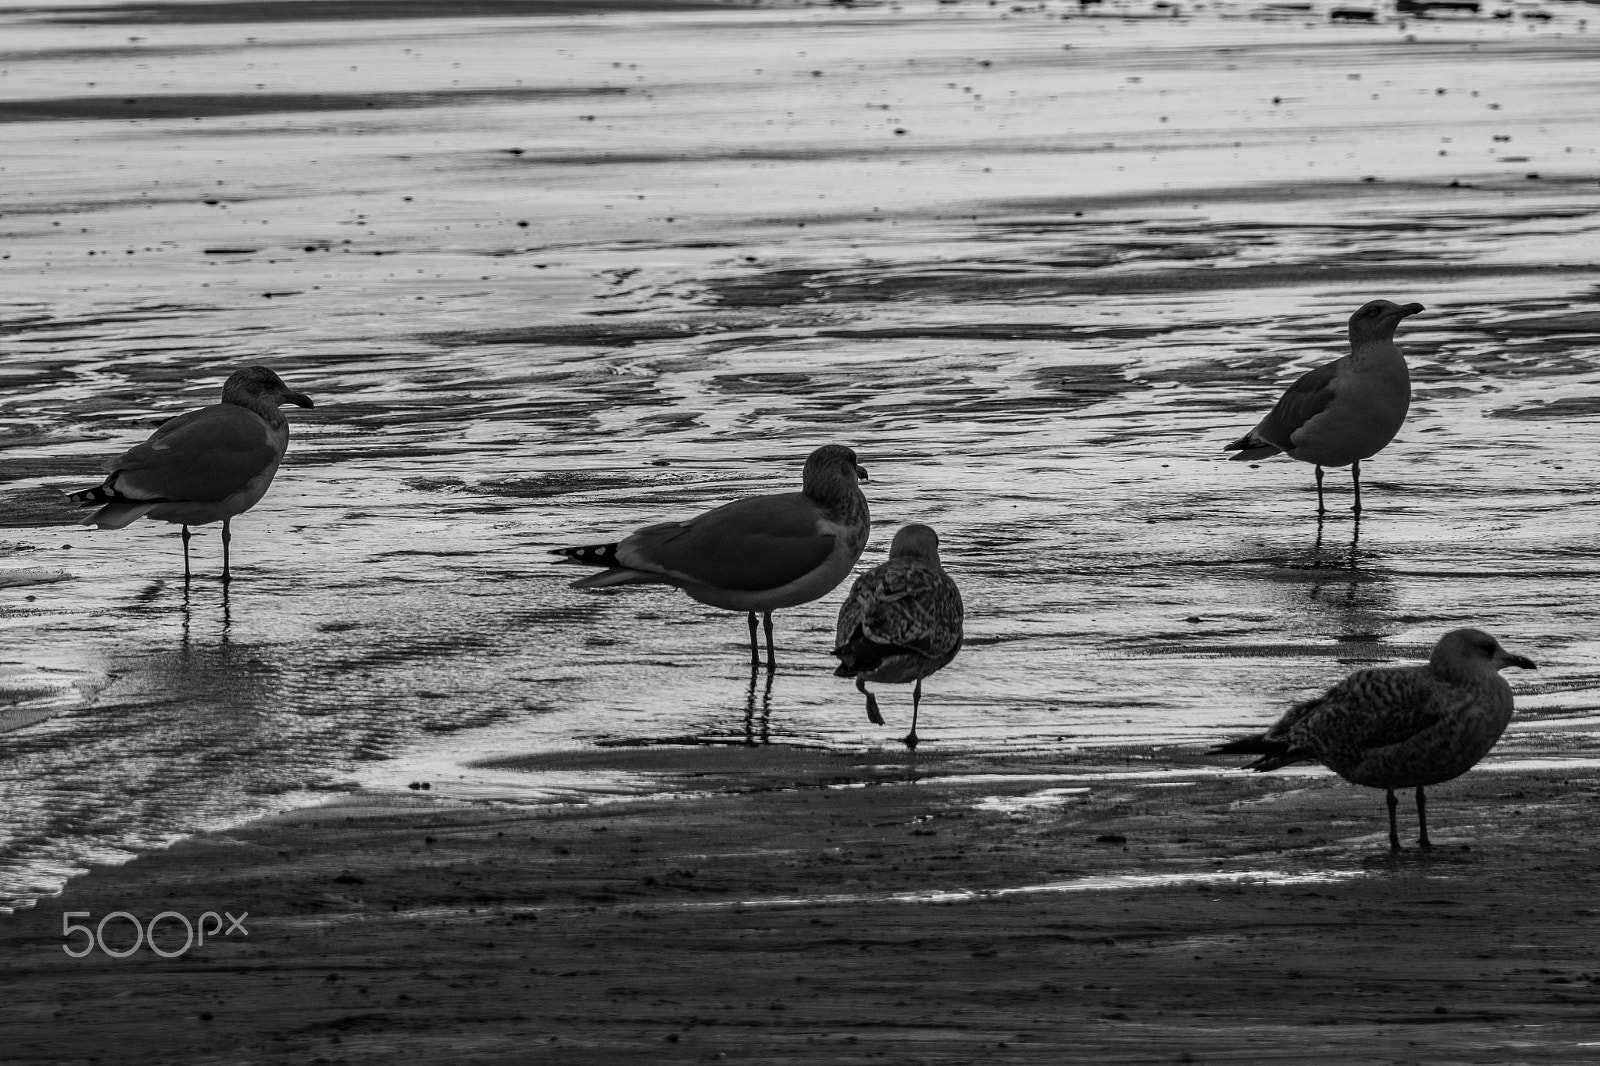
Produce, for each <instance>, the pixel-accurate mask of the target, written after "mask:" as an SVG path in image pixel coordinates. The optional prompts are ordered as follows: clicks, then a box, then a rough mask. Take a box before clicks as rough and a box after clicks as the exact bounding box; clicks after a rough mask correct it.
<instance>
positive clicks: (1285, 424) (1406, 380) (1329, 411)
mask: <svg viewBox="0 0 1600 1066" xmlns="http://www.w3.org/2000/svg"><path fill="white" fill-rule="evenodd" d="M1424 310H1426V308H1424V307H1423V306H1422V305H1421V304H1395V303H1390V302H1389V301H1388V300H1372V301H1370V302H1369V303H1366V304H1363V305H1362V307H1361V309H1360V310H1358V311H1357V312H1356V313H1355V314H1353V315H1351V316H1350V354H1349V355H1346V356H1344V357H1342V358H1339V359H1335V360H1334V361H1333V362H1331V363H1324V364H1323V365H1322V366H1319V367H1317V368H1316V369H1315V370H1312V371H1309V372H1308V373H1306V374H1304V375H1302V376H1301V377H1300V379H1299V380H1298V381H1296V382H1295V383H1294V384H1293V385H1290V386H1289V390H1288V391H1287V392H1285V393H1284V394H1283V395H1282V396H1281V397H1279V398H1278V402H1277V404H1276V405H1275V406H1274V407H1273V408H1272V410H1271V411H1270V412H1269V413H1268V414H1267V417H1265V418H1263V419H1262V420H1261V422H1260V424H1259V425H1257V426H1256V428H1255V429H1252V430H1251V431H1250V432H1249V433H1246V434H1245V435H1244V436H1242V437H1240V438H1239V439H1238V440H1236V441H1234V442H1233V443H1232V444H1230V445H1228V450H1229V451H1233V452H1236V453H1237V454H1235V455H1232V456H1230V457H1229V458H1232V459H1264V458H1266V457H1267V456H1269V455H1277V454H1278V453H1279V452H1282V453H1284V454H1285V455H1287V456H1289V458H1291V459H1299V460H1300V461H1301V462H1303V463H1311V464H1313V465H1314V466H1315V467H1316V468H1317V514H1319V515H1320V514H1323V513H1325V512H1326V510H1327V508H1326V507H1324V506H1323V502H1322V468H1323V467H1325V466H1348V467H1349V468H1350V481H1351V483H1352V484H1353V485H1354V486H1355V497H1356V499H1355V513H1356V515H1357V516H1359V515H1360V514H1361V460H1363V459H1370V458H1372V457H1373V456H1374V455H1377V454H1378V453H1379V452H1380V451H1382V450H1383V449H1384V447H1385V446H1386V445H1387V444H1388V443H1389V442H1390V441H1392V440H1394V436H1395V434H1396V433H1399V432H1400V426H1401V424H1402V423H1404V422H1405V420H1406V408H1407V407H1409V406H1410V405H1411V378H1410V375H1409V374H1408V373H1407V372H1406V360H1405V357H1404V356H1403V355H1401V354H1400V349H1399V348H1397V347H1395V343H1394V330H1395V327H1396V326H1398V325H1399V324H1400V320H1401V319H1402V318H1405V317H1406V316H1408V315H1414V314H1417V313H1419V312H1421V311H1424Z"/></svg>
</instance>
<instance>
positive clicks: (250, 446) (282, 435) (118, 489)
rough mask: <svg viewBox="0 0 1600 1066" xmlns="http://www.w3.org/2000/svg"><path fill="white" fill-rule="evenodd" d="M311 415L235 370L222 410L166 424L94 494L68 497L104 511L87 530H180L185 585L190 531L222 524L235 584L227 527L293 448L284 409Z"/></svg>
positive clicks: (270, 376) (247, 371)
mask: <svg viewBox="0 0 1600 1066" xmlns="http://www.w3.org/2000/svg"><path fill="white" fill-rule="evenodd" d="M285 403H292V404H294V405H295V406H297V407H310V406H311V400H310V398H309V397H307V396H306V395H305V394H304V393H301V392H294V391H292V390H291V389H290V388H289V386H287V385H285V384H284V383H283V379H282V378H280V377H278V375H277V374H275V373H273V372H272V371H271V370H268V369H267V368H266V367H264V366H247V367H245V368H244V369H242V370H236V371H234V372H233V374H232V375H230V376H229V378H228V380H227V382H226V383H224V384H223V386H222V402H221V403H218V404H212V405H211V406H210V407H202V408H200V409H199V410H198V411H190V412H188V413H187V414H181V415H179V416H178V417H176V418H173V419H169V420H168V421H166V422H164V423H162V425H161V428H160V429H157V430H156V431H155V432H154V433H152V434H151V435H150V439H149V440H147V441H145V442H144V443H143V444H140V445H137V446H135V447H133V448H130V449H128V450H127V451H126V452H123V453H122V454H121V455H119V456H118V457H117V458H115V459H112V460H111V461H110V462H108V463H106V464H105V465H104V466H103V467H101V469H103V470H107V471H109V472H110V475H111V476H110V477H108V478H106V480H105V482H104V483H103V484H100V485H96V486H95V487H94V488H92V489H84V490H82V491H81V492H72V493H68V494H67V499H68V500H69V501H71V502H72V503H74V504H78V505H79V506H85V507H99V508H100V509H99V510H97V511H95V512H94V513H93V514H92V515H90V516H89V517H88V518H85V519H84V520H83V525H86V526H95V527H97V528H99V529H121V528H122V527H123V526H126V525H128V524H130V523H132V522H135V521H137V520H138V519H140V518H145V517H149V518H155V519H159V520H160V521H163V522H175V523H177V524H178V525H179V526H181V527H182V530H183V532H182V536H183V579H184V580H185V581H188V580H189V538H190V536H191V534H190V532H189V527H190V526H203V525H205V524H207V523H208V522H215V521H217V520H218V519H221V521H222V580H223V583H224V584H226V583H227V582H229V581H231V580H232V579H233V578H232V575H231V573H230V572H229V568H228V543H229V541H231V540H232V539H233V532H232V530H231V529H230V528H229V525H228V523H229V521H230V520H231V519H232V518H233V516H234V515H239V514H243V513H244V512H246V511H248V510H249V509H250V508H252V507H254V506H255V505H256V504H257V503H260V502H261V497H263V496H265V495H266V494H267V487H268V486H270V485H271V484H272V478H273V475H274V474H276V473H277V472H278V464H279V463H280V462H282V461H283V453H284V451H285V450H286V449H287V448H288V447H289V421H288V419H286V418H284V417H283V412H281V411H279V410H278V405H279V404H285Z"/></svg>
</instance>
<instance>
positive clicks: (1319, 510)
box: [1317, 466, 1328, 515]
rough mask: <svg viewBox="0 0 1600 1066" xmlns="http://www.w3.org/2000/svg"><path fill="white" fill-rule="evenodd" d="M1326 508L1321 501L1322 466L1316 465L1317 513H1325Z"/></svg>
mask: <svg viewBox="0 0 1600 1066" xmlns="http://www.w3.org/2000/svg"><path fill="white" fill-rule="evenodd" d="M1327 510H1328V508H1327V507H1326V505H1324V504H1323V502H1322V467H1321V466H1318V467H1317V514H1319V515H1320V514H1325V513H1326V512H1327Z"/></svg>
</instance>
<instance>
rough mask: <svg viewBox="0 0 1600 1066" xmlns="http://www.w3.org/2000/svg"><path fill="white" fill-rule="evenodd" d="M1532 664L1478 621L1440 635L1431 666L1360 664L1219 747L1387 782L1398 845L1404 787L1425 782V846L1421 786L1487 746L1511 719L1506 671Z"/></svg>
mask: <svg viewBox="0 0 1600 1066" xmlns="http://www.w3.org/2000/svg"><path fill="white" fill-rule="evenodd" d="M1507 666H1520V667H1522V668H1523V669H1525V670H1532V669H1534V662H1533V660H1532V659H1528V658H1525V657H1524V656H1521V655H1513V654H1512V653H1511V652H1508V651H1506V650H1505V649H1504V648H1502V647H1501V646H1500V642H1499V641H1497V640H1495V639H1494V638H1493V637H1491V636H1490V635H1489V634H1487V633H1485V632H1483V631H1482V630H1480V629H1453V630H1451V631H1450V632H1448V633H1446V634H1445V635H1444V636H1442V637H1440V638H1439V643H1437V644H1435V645H1434V646H1433V654H1432V656H1431V657H1430V658H1429V659H1428V665H1427V666H1401V667H1388V668H1383V669H1373V670H1357V671H1356V672H1355V673H1353V674H1351V675H1350V676H1349V677H1347V678H1345V679H1344V680H1343V681H1341V682H1339V683H1338V684H1337V685H1335V686H1333V687H1332V688H1330V689H1329V690H1328V691H1327V692H1325V693H1323V694H1322V695H1321V696H1318V697H1317V698H1316V699H1313V700H1307V701H1305V702H1304V703H1297V704H1295V705H1294V706H1293V707H1291V708H1289V710H1288V713H1286V714H1285V715H1284V716H1283V717H1282V718H1280V719H1279V720H1278V723H1277V724H1276V725H1274V726H1273V727H1272V728H1271V729H1269V730H1267V731H1266V732H1265V733H1261V734H1258V735H1256V736H1253V737H1243V738H1241V739H1239V740H1234V741H1230V742H1228V743H1226V744H1222V745H1219V746H1218V747H1215V748H1213V749H1211V754H1213V755H1259V756H1261V757H1260V758H1259V759H1257V760H1256V761H1255V762H1253V763H1250V764H1249V768H1250V769H1252V770H1256V771H1258V772H1260V771H1267V770H1276V769H1278V768H1279V767H1282V766H1287V765H1289V764H1290V763H1294V762H1320V763H1322V764H1323V765H1324V766H1326V767H1328V768H1329V769H1330V770H1332V771H1333V772H1334V773H1336V774H1338V775H1339V776H1340V777H1342V778H1344V779H1345V780H1346V781H1349V782H1350V783H1351V784H1355V785H1366V786H1367V787H1369V788H1381V789H1384V790H1385V792H1386V793H1387V802H1388V805H1389V848H1390V850H1391V851H1399V850H1400V834H1399V832H1398V830H1397V829H1396V827H1395V807H1396V806H1398V805H1399V800H1397V799H1396V798H1395V795H1394V790H1395V789H1397V788H1415V789H1416V790H1417V824H1418V828H1419V831H1420V835H1419V836H1418V838H1417V845H1418V846H1419V847H1422V848H1430V847H1432V846H1433V845H1432V843H1431V842H1430V841H1429V840H1428V814H1427V800H1426V798H1425V797H1424V795H1423V789H1424V788H1425V787H1426V786H1428V785H1437V784H1439V783H1440V782H1442V781H1449V780H1450V779H1451V778H1455V777H1460V776H1461V775H1462V774H1464V773H1466V772H1467V771H1468V770H1470V769H1472V767H1473V766H1475V765H1477V762H1478V760H1479V759H1482V758H1483V757H1484V756H1485V755H1487V754H1489V749H1490V748H1493V747H1494V745H1495V742H1496V741H1498V740H1499V739H1500V734H1501V733H1503V732H1505V728H1506V725H1507V723H1509V722H1510V721H1511V710H1512V706H1511V686H1510V685H1508V684H1506V681H1505V678H1503V677H1501V676H1500V671H1501V670H1503V669H1504V668H1506V667H1507Z"/></svg>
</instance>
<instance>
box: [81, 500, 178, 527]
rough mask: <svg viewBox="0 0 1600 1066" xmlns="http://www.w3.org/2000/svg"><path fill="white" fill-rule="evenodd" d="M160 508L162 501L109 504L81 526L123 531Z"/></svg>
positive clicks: (85, 520) (86, 519)
mask: <svg viewBox="0 0 1600 1066" xmlns="http://www.w3.org/2000/svg"><path fill="white" fill-rule="evenodd" d="M159 506H161V501H160V500H155V501H153V502H152V501H148V500H147V501H143V502H130V503H108V504H106V505H105V506H104V507H102V508H100V510H98V511H96V512H95V513H94V514H92V515H90V516H89V517H88V518H85V519H84V520H83V521H82V522H81V523H79V524H80V525H85V526H94V527H95V528H97V529H121V528H122V527H123V526H127V525H132V524H133V523H134V522H137V521H138V520H139V519H141V518H143V517H144V516H145V515H147V514H149V513H150V512H151V511H154V510H155V509H156V508H157V507H159Z"/></svg>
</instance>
